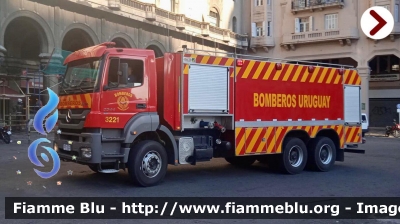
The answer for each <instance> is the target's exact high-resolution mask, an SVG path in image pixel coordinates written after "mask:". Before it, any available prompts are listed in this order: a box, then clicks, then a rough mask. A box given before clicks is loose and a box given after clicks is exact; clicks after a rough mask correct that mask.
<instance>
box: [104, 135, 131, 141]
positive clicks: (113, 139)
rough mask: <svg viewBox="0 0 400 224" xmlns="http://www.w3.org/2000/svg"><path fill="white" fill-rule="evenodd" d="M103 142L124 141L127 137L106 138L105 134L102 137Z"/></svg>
mask: <svg viewBox="0 0 400 224" xmlns="http://www.w3.org/2000/svg"><path fill="white" fill-rule="evenodd" d="M101 141H102V142H123V141H125V138H106V137H104V136H102V137H101Z"/></svg>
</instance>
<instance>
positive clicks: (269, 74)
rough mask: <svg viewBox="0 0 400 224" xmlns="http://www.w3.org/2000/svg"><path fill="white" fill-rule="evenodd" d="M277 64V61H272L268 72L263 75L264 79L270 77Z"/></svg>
mask: <svg viewBox="0 0 400 224" xmlns="http://www.w3.org/2000/svg"><path fill="white" fill-rule="evenodd" d="M275 64H276V63H274V62H271V63H270V64H269V66H268V70H267V72H266V73H265V75H264V77H263V79H264V80H268V79H269V77H270V76H271V73H272V71H273V70H274V68H275Z"/></svg>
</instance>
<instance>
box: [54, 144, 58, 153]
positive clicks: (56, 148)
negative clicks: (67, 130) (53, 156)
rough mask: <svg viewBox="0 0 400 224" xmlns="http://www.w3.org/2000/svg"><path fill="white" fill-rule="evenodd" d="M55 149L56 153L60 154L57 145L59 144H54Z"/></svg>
mask: <svg viewBox="0 0 400 224" xmlns="http://www.w3.org/2000/svg"><path fill="white" fill-rule="evenodd" d="M53 149H54V151H56V152H58V145H57V143H54V145H53Z"/></svg>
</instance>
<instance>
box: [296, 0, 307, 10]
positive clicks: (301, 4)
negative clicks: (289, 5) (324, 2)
mask: <svg viewBox="0 0 400 224" xmlns="http://www.w3.org/2000/svg"><path fill="white" fill-rule="evenodd" d="M307 3H308V1H306V0H297V4H298V7H299V8H304V7H306V6H307Z"/></svg>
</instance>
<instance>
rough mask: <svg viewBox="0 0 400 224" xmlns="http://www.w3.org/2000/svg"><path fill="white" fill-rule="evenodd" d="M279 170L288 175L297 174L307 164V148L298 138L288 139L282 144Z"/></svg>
mask: <svg viewBox="0 0 400 224" xmlns="http://www.w3.org/2000/svg"><path fill="white" fill-rule="evenodd" d="M281 159H282V162H281V164H280V165H281V170H282V171H283V172H285V173H288V174H298V173H301V172H302V171H303V170H304V167H305V166H306V163H307V147H306V145H305V144H304V142H303V141H302V140H301V139H299V138H288V139H286V140H285V142H284V144H283V154H282V157H281Z"/></svg>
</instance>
